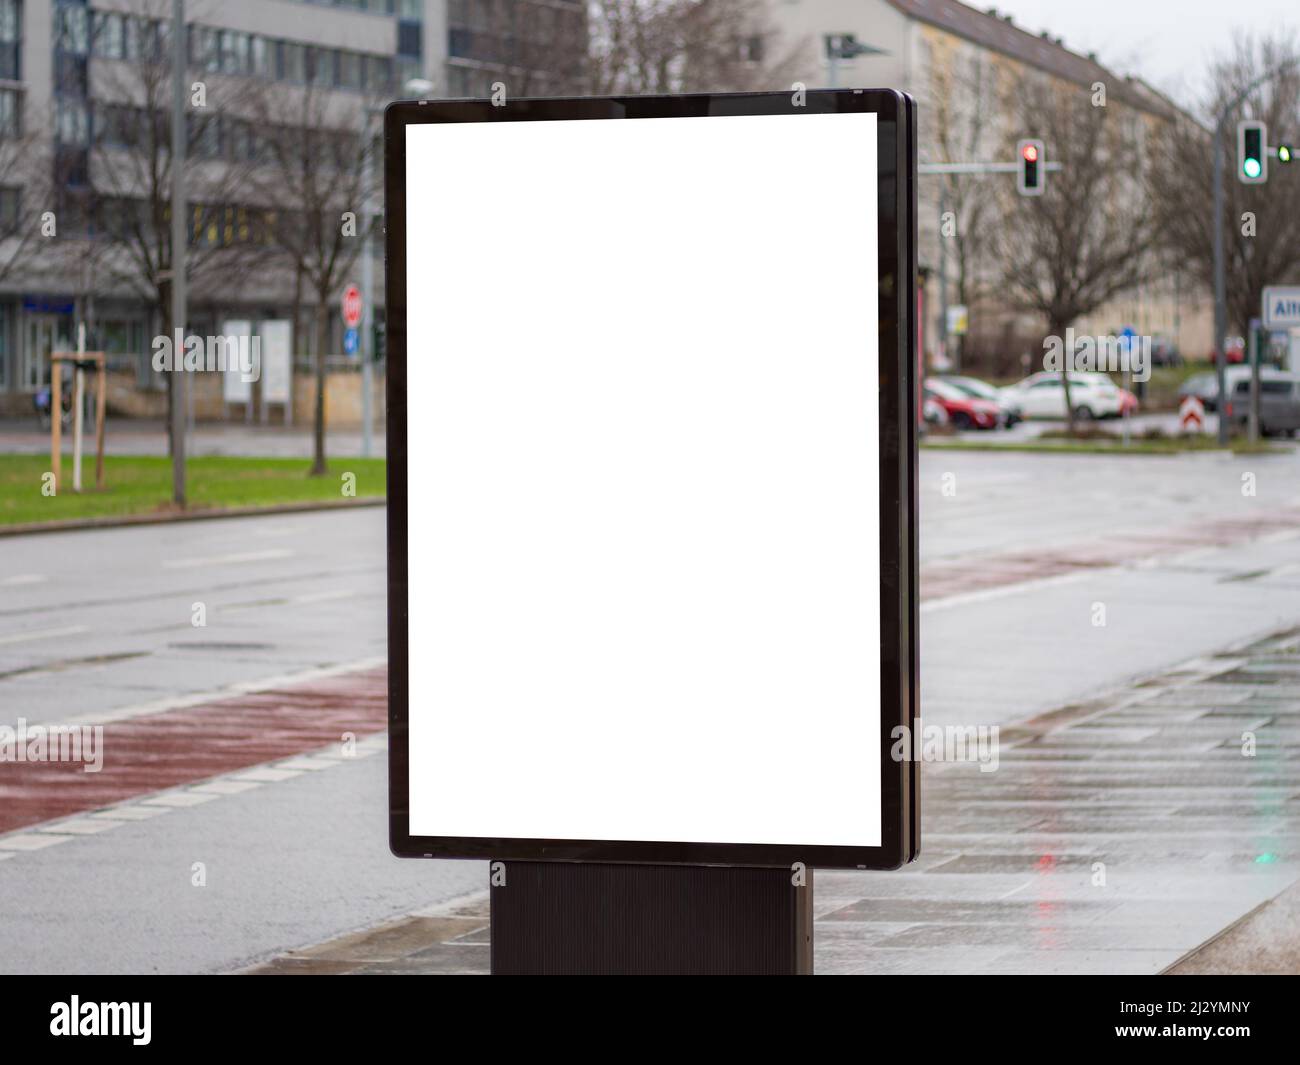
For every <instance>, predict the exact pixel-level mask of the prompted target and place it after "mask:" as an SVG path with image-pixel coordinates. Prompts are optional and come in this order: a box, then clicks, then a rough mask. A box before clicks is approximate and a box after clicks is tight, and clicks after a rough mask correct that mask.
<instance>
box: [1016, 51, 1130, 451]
mask: <svg viewBox="0 0 1300 1065" xmlns="http://www.w3.org/2000/svg"><path fill="white" fill-rule="evenodd" d="M1008 100H1009V105H1008V106H1009V107H1010V108H1012V109H1013V110H1012V111H1011V112H1010V113H1013V114H1015V115H1016V116H1017V118H1018V120H1019V121H1018V127H1019V129H1021V130H1024V131H1026V132H1029V131H1032V132H1033V133H1034V135H1036V136H1039V137H1041V138H1042V139H1043V141H1044V142H1045V145H1046V157H1047V158H1046V161H1047V162H1057V163H1060V164H1061V165H1062V169H1060V170H1057V171H1053V172H1052V173H1051V174H1050V175H1048V176H1047V181H1046V189H1045V192H1044V194H1043V195H1041V196H1036V197H1021V196H1017V195H1015V194H1014V192H1010V191H1009V190H1006V189H1004V190H1003V193H1004V195H1003V196H1002V198H1001V199H1002V213H1001V219H1000V222H999V224H998V225H997V226H996V227H995V235H996V247H997V256H998V262H999V267H1000V274H1001V282H1002V285H1003V287H1004V290H1005V291H1006V292H1007V294H1008V295H1009V297H1010V298H1011V300H1012V302H1013V303H1014V304H1015V305H1016V306H1017V307H1019V308H1020V309H1021V310H1024V311H1030V312H1034V313H1037V314H1039V315H1041V316H1042V317H1043V318H1044V319H1045V320H1046V324H1047V332H1048V335H1049V336H1057V337H1064V335H1065V331H1066V329H1067V327H1069V326H1070V325H1072V324H1073V323H1074V322H1075V321H1076V320H1077V319H1078V318H1081V317H1083V316H1084V315H1087V314H1090V313H1091V312H1093V311H1095V310H1097V309H1098V308H1100V307H1102V306H1103V305H1105V304H1106V303H1107V302H1109V301H1110V300H1111V299H1113V298H1114V297H1116V296H1118V295H1120V294H1121V293H1124V292H1127V291H1129V290H1131V289H1133V288H1134V287H1136V285H1137V284H1138V282H1139V281H1140V280H1141V278H1142V276H1143V272H1144V270H1145V269H1146V267H1147V266H1148V265H1149V262H1150V253H1151V250H1152V248H1153V245H1154V240H1155V225H1154V222H1153V219H1152V217H1151V211H1150V207H1149V203H1148V198H1147V195H1146V189H1145V185H1144V182H1143V180H1142V177H1141V175H1140V173H1138V172H1137V171H1136V169H1135V166H1136V164H1135V161H1136V160H1138V159H1140V158H1141V152H1140V150H1139V146H1140V141H1141V137H1142V123H1143V122H1144V121H1145V119H1144V117H1143V116H1142V115H1140V114H1139V113H1137V112H1136V111H1134V110H1133V109H1131V108H1128V107H1125V106H1123V105H1120V104H1117V103H1112V104H1111V105H1110V106H1094V103H1093V99H1092V96H1091V93H1090V91H1089V90H1088V89H1087V88H1084V87H1082V86H1076V85H1073V84H1067V83H1064V82H1060V81H1054V80H1051V79H1048V78H1046V77H1043V76H1040V75H1036V74H1025V75H1023V76H1022V77H1021V78H1019V79H1017V80H1016V81H1015V83H1014V84H1011V85H1009V86H1008ZM1071 354H1073V353H1071ZM1062 379H1063V384H1064V387H1065V403H1066V417H1067V419H1068V424H1069V430H1070V432H1071V433H1073V432H1074V427H1075V410H1074V405H1073V402H1072V401H1071V398H1070V379H1069V374H1068V373H1066V372H1065V371H1064V370H1063V371H1062Z"/></svg>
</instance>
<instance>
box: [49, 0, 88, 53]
mask: <svg viewBox="0 0 1300 1065" xmlns="http://www.w3.org/2000/svg"><path fill="white" fill-rule="evenodd" d="M54 47H55V48H56V49H57V50H59V51H61V52H67V53H68V54H69V55H87V54H89V52H90V9H89V8H88V7H84V6H82V5H81V4H66V3H64V4H60V5H59V6H58V7H56V8H55V9H54Z"/></svg>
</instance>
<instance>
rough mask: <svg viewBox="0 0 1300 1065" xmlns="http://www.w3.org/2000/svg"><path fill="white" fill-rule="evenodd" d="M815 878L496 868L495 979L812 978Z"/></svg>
mask: <svg viewBox="0 0 1300 1065" xmlns="http://www.w3.org/2000/svg"><path fill="white" fill-rule="evenodd" d="M812 875H813V873H812V870H811V869H806V870H803V871H802V873H801V874H796V873H795V872H794V871H793V870H791V869H789V868H765V869H751V868H742V867H732V868H723V867H719V866H694V865H615V864H598V863H585V862H582V863H579V862H506V863H493V865H492V889H491V891H492V972H493V973H494V974H496V975H543V974H545V975H564V974H567V975H675V974H692V975H707V974H730V975H808V974H811V973H812V936H813V919H812V893H813V884H812ZM796 880H801V882H802V883H803V884H804V886H802V887H797V886H795V882H796Z"/></svg>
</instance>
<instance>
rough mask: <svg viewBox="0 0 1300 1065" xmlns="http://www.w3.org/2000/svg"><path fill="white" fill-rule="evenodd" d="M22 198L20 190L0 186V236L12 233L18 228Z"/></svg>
mask: <svg viewBox="0 0 1300 1065" xmlns="http://www.w3.org/2000/svg"><path fill="white" fill-rule="evenodd" d="M22 197H23V193H22V189H19V188H13V187H10V186H0V234H3V233H12V232H13V231H14V230H15V229H17V228H18V212H19V211H20V210H21V209H22Z"/></svg>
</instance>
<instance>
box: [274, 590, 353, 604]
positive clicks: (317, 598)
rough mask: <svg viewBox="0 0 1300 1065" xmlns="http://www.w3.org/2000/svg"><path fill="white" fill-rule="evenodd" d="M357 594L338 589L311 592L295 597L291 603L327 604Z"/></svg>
mask: <svg viewBox="0 0 1300 1065" xmlns="http://www.w3.org/2000/svg"><path fill="white" fill-rule="evenodd" d="M356 594H357V593H356V592H355V591H352V590H344V589H340V590H339V591H337V592H312V593H310V594H308V595H296V596H294V597H293V598H292V599H291V600H290V602H291V603H328V602H329V601H330V600H331V599H351V598H353V597H354V596H355V595H356Z"/></svg>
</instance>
